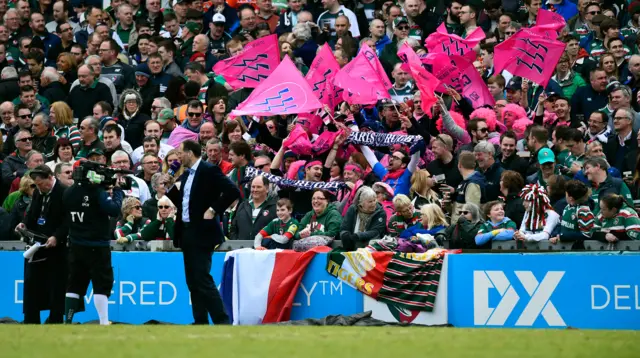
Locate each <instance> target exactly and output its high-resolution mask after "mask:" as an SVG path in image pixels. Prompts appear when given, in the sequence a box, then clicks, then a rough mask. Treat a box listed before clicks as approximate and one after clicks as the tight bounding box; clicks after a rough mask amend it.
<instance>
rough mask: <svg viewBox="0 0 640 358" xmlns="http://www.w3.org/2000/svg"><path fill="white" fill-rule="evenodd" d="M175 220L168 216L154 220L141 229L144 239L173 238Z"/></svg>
mask: <svg viewBox="0 0 640 358" xmlns="http://www.w3.org/2000/svg"><path fill="white" fill-rule="evenodd" d="M174 226H175V221H174V220H173V219H172V218H167V219H165V220H164V221H160V220H157V219H155V220H153V221H151V222H150V223H148V224H147V225H146V226H145V227H143V228H142V230H140V234H141V235H142V240H145V241H151V240H173V228H174Z"/></svg>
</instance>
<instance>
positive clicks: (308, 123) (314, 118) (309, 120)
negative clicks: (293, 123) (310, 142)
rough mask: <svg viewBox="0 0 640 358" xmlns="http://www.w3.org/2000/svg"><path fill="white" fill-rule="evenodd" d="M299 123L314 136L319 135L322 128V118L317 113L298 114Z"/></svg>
mask: <svg viewBox="0 0 640 358" xmlns="http://www.w3.org/2000/svg"><path fill="white" fill-rule="evenodd" d="M297 123H299V124H300V125H301V126H302V127H303V128H305V130H306V131H307V132H309V133H312V134H318V132H319V131H320V127H322V123H323V122H322V117H320V116H319V115H317V114H315V113H300V114H298V120H297Z"/></svg>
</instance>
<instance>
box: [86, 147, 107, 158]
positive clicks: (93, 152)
mask: <svg viewBox="0 0 640 358" xmlns="http://www.w3.org/2000/svg"><path fill="white" fill-rule="evenodd" d="M92 155H104V152H103V151H102V149H100V148H93V149H91V150H90V151H89V153H88V154H87V158H89V157H91V156H92Z"/></svg>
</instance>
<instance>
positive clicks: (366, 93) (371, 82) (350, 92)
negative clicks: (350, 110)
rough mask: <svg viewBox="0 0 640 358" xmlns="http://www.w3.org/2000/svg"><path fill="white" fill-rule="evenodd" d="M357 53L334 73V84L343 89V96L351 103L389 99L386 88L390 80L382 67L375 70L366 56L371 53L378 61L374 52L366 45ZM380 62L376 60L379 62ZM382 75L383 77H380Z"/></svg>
mask: <svg viewBox="0 0 640 358" xmlns="http://www.w3.org/2000/svg"><path fill="white" fill-rule="evenodd" d="M365 46H366V45H364V46H363V49H362V50H361V51H360V53H358V55H357V56H356V57H355V58H354V59H353V60H351V62H349V63H348V64H347V65H346V66H344V67H343V68H342V69H341V70H340V71H339V72H338V74H337V75H336V77H335V79H334V82H335V84H336V85H337V86H338V87H340V88H342V89H344V93H343V95H342V96H343V98H344V100H345V101H347V102H349V103H351V104H373V103H376V102H377V101H378V100H380V99H383V98H386V99H390V98H391V96H390V95H389V92H388V90H389V89H390V88H391V81H389V78H388V77H387V75H386V73H385V72H384V69H381V70H379V71H377V70H376V69H375V67H374V66H373V65H372V62H373V61H371V60H369V58H368V57H371V55H373V60H375V62H378V59H377V57H375V53H373V51H371V49H370V48H369V47H368V46H366V49H368V51H367V50H366V49H365V48H364V47H365ZM379 63H380V62H378V64H379ZM380 67H382V65H380ZM382 77H384V78H382Z"/></svg>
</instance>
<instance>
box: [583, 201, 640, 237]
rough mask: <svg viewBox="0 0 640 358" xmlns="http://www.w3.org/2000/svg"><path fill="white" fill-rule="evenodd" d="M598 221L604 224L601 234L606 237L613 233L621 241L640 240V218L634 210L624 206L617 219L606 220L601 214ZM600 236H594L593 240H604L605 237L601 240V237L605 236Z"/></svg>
mask: <svg viewBox="0 0 640 358" xmlns="http://www.w3.org/2000/svg"><path fill="white" fill-rule="evenodd" d="M598 219H599V221H600V223H601V224H602V229H601V230H600V232H602V233H603V234H604V235H606V234H607V233H611V234H613V235H615V236H616V237H617V238H618V239H621V240H624V239H630V240H640V218H638V214H636V212H635V211H634V210H633V209H632V208H630V207H628V206H623V207H622V209H620V211H619V212H618V215H616V216H615V217H613V218H610V219H605V218H604V217H603V216H602V214H600V216H599V217H598ZM598 234H599V233H597V234H594V236H593V238H594V239H599V240H603V239H604V237H602V238H601V236H604V235H598ZM603 241H604V240H603Z"/></svg>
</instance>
